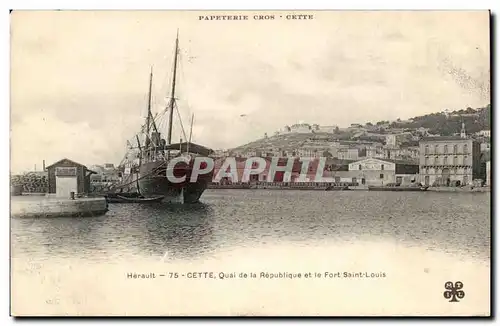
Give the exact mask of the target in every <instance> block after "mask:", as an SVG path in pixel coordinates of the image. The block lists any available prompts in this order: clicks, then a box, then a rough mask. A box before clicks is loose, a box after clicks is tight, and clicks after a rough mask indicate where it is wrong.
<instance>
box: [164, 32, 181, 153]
mask: <svg viewBox="0 0 500 326" xmlns="http://www.w3.org/2000/svg"><path fill="white" fill-rule="evenodd" d="M178 55H179V30H177V36H176V38H175V56H174V75H173V77H172V90H171V92H170V105H169V109H170V112H169V120H168V135H167V137H168V138H167V144H168V145H170V144H172V120H173V118H174V105H175V81H176V77H177V56H178Z"/></svg>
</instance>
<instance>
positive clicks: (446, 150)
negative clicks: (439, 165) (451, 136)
mask: <svg viewBox="0 0 500 326" xmlns="http://www.w3.org/2000/svg"><path fill="white" fill-rule="evenodd" d="M444 153H445V154H448V145H444Z"/></svg>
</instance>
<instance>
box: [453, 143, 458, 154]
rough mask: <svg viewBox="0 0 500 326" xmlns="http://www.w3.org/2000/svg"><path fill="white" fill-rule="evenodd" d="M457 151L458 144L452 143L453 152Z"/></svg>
mask: <svg viewBox="0 0 500 326" xmlns="http://www.w3.org/2000/svg"><path fill="white" fill-rule="evenodd" d="M457 152H458V146H457V145H453V154H456V153H457Z"/></svg>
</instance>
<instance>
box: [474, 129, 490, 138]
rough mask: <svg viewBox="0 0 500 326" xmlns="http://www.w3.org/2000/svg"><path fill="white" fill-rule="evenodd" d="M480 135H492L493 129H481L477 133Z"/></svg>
mask: <svg viewBox="0 0 500 326" xmlns="http://www.w3.org/2000/svg"><path fill="white" fill-rule="evenodd" d="M476 135H478V136H482V137H491V130H480V131H478V132H477V133H476Z"/></svg>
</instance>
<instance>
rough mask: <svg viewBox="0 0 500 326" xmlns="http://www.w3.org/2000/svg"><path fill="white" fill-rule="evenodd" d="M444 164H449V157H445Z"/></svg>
mask: <svg viewBox="0 0 500 326" xmlns="http://www.w3.org/2000/svg"><path fill="white" fill-rule="evenodd" d="M443 164H444V165H447V164H448V157H447V156H445V157H444V162H443Z"/></svg>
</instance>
